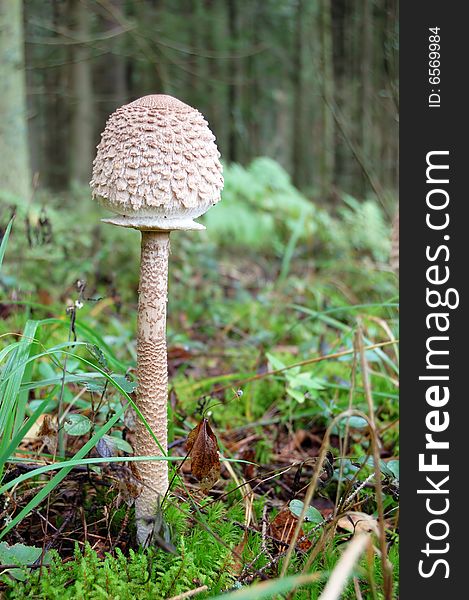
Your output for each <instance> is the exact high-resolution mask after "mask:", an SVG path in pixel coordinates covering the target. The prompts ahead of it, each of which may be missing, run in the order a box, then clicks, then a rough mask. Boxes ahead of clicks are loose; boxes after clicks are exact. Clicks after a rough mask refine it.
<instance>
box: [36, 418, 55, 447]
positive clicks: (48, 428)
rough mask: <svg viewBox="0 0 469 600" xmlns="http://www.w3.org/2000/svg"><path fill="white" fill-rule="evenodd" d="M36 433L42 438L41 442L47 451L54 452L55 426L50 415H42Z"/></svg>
mask: <svg viewBox="0 0 469 600" xmlns="http://www.w3.org/2000/svg"><path fill="white" fill-rule="evenodd" d="M37 435H38V437H40V438H41V439H42V442H43V443H44V445H45V446H46V447H47V449H48V450H49V452H50V453H51V454H55V453H56V451H57V428H56V426H55V423H54V422H53V421H52V417H51V416H50V415H47V414H45V415H44V419H43V421H42V425H41V427H40V429H39V431H38V432H37Z"/></svg>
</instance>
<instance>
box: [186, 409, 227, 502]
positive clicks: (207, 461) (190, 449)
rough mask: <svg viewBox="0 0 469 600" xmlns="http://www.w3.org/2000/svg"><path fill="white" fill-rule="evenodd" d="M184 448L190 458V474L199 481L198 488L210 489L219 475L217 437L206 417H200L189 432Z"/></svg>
mask: <svg viewBox="0 0 469 600" xmlns="http://www.w3.org/2000/svg"><path fill="white" fill-rule="evenodd" d="M186 449H187V453H188V454H189V456H190V458H191V472H192V475H194V477H195V478H196V479H197V480H198V481H199V483H200V489H201V490H203V491H205V492H206V491H208V490H210V489H211V488H212V487H213V486H214V485H215V483H216V482H217V481H218V479H219V477H220V457H219V453H218V441H217V438H216V436H215V434H214V433H213V431H212V429H211V427H210V425H209V423H208V420H207V419H202V421H201V422H200V423H199V424H198V425H197V427H194V429H193V430H192V431H191V432H190V433H189V435H188V437H187V442H186Z"/></svg>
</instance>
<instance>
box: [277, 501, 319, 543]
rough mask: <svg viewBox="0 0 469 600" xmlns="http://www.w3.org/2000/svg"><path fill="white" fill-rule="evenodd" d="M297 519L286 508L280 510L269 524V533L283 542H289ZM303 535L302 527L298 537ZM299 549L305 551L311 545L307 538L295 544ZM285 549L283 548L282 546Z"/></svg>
mask: <svg viewBox="0 0 469 600" xmlns="http://www.w3.org/2000/svg"><path fill="white" fill-rule="evenodd" d="M297 523H298V519H297V518H296V517H295V515H293V514H292V513H291V512H290V510H289V509H288V508H284V509H283V510H281V511H280V512H279V513H278V515H277V516H276V517H275V519H274V520H273V521H272V523H271V524H270V535H271V536H272V537H274V538H276V539H277V540H280V541H281V542H283V543H284V544H289V543H290V541H291V539H292V537H293V534H294V532H295V528H296V524H297ZM303 536H304V531H303V529H300V531H299V534H298V539H301V538H302V537H303ZM296 545H297V546H298V548H300V550H303V552H306V551H307V550H309V549H310V548H311V546H312V544H311V542H310V541H309V540H303V541H301V542H297V544H296ZM282 550H285V548H282Z"/></svg>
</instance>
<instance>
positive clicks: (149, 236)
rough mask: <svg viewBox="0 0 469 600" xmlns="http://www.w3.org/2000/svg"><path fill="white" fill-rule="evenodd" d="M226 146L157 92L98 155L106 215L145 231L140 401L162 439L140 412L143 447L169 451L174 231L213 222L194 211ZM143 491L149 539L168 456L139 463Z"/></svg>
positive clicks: (117, 115) (130, 112)
mask: <svg viewBox="0 0 469 600" xmlns="http://www.w3.org/2000/svg"><path fill="white" fill-rule="evenodd" d="M219 159H220V153H219V152H218V149H217V146H216V144H215V136H214V135H213V134H212V132H211V131H210V129H209V127H208V123H207V121H206V120H205V119H204V117H203V116H202V114H201V113H200V112H199V111H198V110H196V109H194V108H191V107H190V106H188V105H187V104H184V103H183V102H181V101H180V100H177V99H176V98H173V97H171V96H166V95H150V96H144V97H143V98H139V99H138V100H135V101H134V102H131V103H130V104H126V105H125V106H122V107H120V108H118V109H117V110H116V111H115V112H114V113H113V114H112V115H111V116H110V117H109V119H108V121H107V123H106V127H105V129H104V132H103V133H102V135H101V141H100V143H99V145H98V146H97V155H96V158H95V160H94V162H93V177H92V180H91V183H90V185H91V188H92V194H93V198H95V199H96V200H97V201H98V202H99V203H100V204H101V205H102V206H104V207H105V208H107V209H109V210H111V211H112V212H113V213H115V216H113V217H112V218H108V219H103V221H104V222H105V223H111V224H113V225H119V226H121V227H131V228H134V229H139V230H140V231H141V235H142V240H141V265H140V284H139V289H138V319H137V379H138V385H137V406H138V408H139V410H140V411H141V413H142V415H143V416H144V417H145V419H146V421H147V423H148V424H149V425H150V427H151V429H152V431H153V433H154V434H155V436H156V438H157V439H158V443H159V444H156V443H155V441H154V439H153V438H152V436H151V435H150V433H149V432H148V430H147V429H146V427H145V425H144V424H143V422H142V421H141V420H140V419H139V420H137V426H136V436H135V447H134V450H135V453H136V455H138V456H161V455H163V453H164V454H167V397H168V360H167V349H166V303H167V289H168V255H169V234H170V232H171V231H173V230H176V229H182V230H191V229H205V227H204V226H203V225H201V224H200V223H197V222H195V221H194V220H193V219H195V218H197V217H199V216H200V215H202V214H203V213H205V212H206V211H207V210H208V209H209V208H210V207H211V206H212V205H214V204H216V203H217V202H218V201H219V200H220V193H221V189H222V187H223V175H222V166H221V164H220V160H219ZM136 464H137V465H138V466H137V471H138V475H139V477H140V479H141V481H142V492H141V494H140V495H139V497H138V498H137V499H136V502H135V510H136V520H137V539H138V542H139V543H140V544H142V545H146V544H147V543H148V540H149V538H150V537H151V532H152V523H153V520H154V517H155V514H156V511H157V506H158V502H159V499H160V498H161V497H162V496H163V495H164V494H165V493H166V491H167V489H168V464H167V461H164V460H162V461H148V462H146V461H143V462H139V463H136Z"/></svg>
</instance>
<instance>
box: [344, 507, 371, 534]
mask: <svg viewBox="0 0 469 600" xmlns="http://www.w3.org/2000/svg"><path fill="white" fill-rule="evenodd" d="M337 525H338V526H339V527H341V528H342V529H345V531H350V533H353V534H354V535H355V534H356V533H375V534H376V535H378V534H379V529H378V522H377V521H376V519H375V518H374V517H372V516H371V515H367V514H366V513H362V512H355V511H349V512H347V513H345V515H344V516H343V517H341V518H340V519H339V520H338V521H337Z"/></svg>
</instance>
